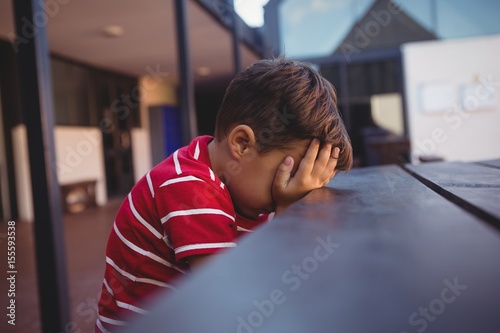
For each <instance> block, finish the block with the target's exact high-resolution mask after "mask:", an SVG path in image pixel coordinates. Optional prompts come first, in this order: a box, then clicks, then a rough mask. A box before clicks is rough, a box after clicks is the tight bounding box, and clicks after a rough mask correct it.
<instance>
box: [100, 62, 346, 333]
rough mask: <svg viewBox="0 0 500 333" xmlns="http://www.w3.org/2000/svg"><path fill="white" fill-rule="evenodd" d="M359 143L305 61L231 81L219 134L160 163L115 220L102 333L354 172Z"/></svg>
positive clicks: (262, 65)
mask: <svg viewBox="0 0 500 333" xmlns="http://www.w3.org/2000/svg"><path fill="white" fill-rule="evenodd" d="M351 164H352V149H351V143H350V140H349V137H348V135H347V133H346V130H345V128H344V125H343V123H342V120H341V118H340V115H339V113H338V110H337V106H336V95H335V92H334V89H333V87H332V85H331V84H330V83H329V82H328V81H326V80H325V79H324V78H322V77H321V76H320V75H319V74H318V73H317V72H316V71H315V70H314V69H312V68H311V67H309V66H308V65H305V64H303V63H300V62H296V61H290V60H285V59H283V58H279V59H275V60H261V61H258V62H257V63H255V64H253V65H252V66H250V67H248V68H247V69H245V70H244V71H242V72H241V73H239V74H238V75H236V77H235V78H234V79H233V80H232V82H231V84H230V85H229V87H228V89H227V91H226V94H225V96H224V100H223V102H222V105H221V107H220V110H219V114H218V115H217V120H216V126H215V137H214V138H212V137H210V136H202V137H198V138H195V139H194V140H193V141H192V142H191V143H190V144H189V145H188V146H186V147H183V148H181V149H179V150H177V151H176V152H175V153H174V154H172V156H170V157H168V158H167V159H166V160H164V161H163V162H161V163H160V164H158V165H157V166H156V167H154V168H153V169H152V170H151V171H150V172H148V173H147V174H146V175H145V176H144V177H143V178H142V179H141V180H140V181H139V182H138V183H137V184H136V185H135V187H134V188H133V189H132V191H131V192H130V193H129V195H128V197H127V198H126V199H125V200H124V202H123V204H122V206H121V207H120V209H119V211H118V214H117V216H116V220H115V224H114V226H113V230H112V231H111V235H110V237H109V241H108V246H107V250H106V271H105V276H104V281H103V287H102V294H101V299H100V301H99V309H98V310H99V313H98V319H97V323H96V330H97V331H103V332H106V331H108V330H114V329H116V328H117V327H118V328H119V327H120V326H123V325H126V324H127V323H126V322H125V321H124V319H126V318H127V317H128V316H130V315H133V314H137V313H139V314H146V313H147V312H146V311H145V310H144V309H142V308H141V307H140V306H141V304H142V303H144V299H146V298H147V297H148V296H151V295H152V294H153V293H154V292H156V291H158V290H166V289H175V288H174V284H175V281H176V280H177V279H178V278H179V277H182V276H183V275H184V274H186V272H188V271H189V270H190V269H191V268H193V267H197V266H198V265H199V264H200V263H201V262H203V261H204V260H206V258H208V257H210V256H213V254H215V253H218V252H220V251H222V250H224V249H227V248H231V247H234V246H236V243H235V239H236V238H237V237H238V236H239V235H242V234H245V233H248V232H250V231H251V230H252V229H254V228H255V227H257V226H258V225H259V224H260V223H262V222H263V221H265V220H266V219H267V217H268V215H269V214H271V213H272V212H275V213H277V214H279V213H280V212H281V211H282V210H283V209H284V208H286V207H287V206H289V205H290V204H292V203H293V202H295V201H297V200H298V199H300V198H302V197H303V196H304V195H306V194H307V193H308V192H310V191H311V190H313V189H315V188H320V187H322V186H324V185H326V184H327V183H328V182H329V181H330V180H331V179H332V178H333V176H334V175H335V173H336V172H337V170H348V169H349V168H350V167H351Z"/></svg>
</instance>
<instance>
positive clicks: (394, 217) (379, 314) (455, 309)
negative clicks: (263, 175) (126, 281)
mask: <svg viewBox="0 0 500 333" xmlns="http://www.w3.org/2000/svg"><path fill="white" fill-rule="evenodd" d="M496 165H500V160H499V161H489V162H488V163H482V164H479V163H478V164H476V163H429V164H423V165H419V166H411V165H406V166H404V167H403V168H402V167H398V166H394V165H391V166H383V167H373V168H365V169H355V170H352V171H351V172H349V173H348V174H340V175H338V176H337V177H335V178H334V180H333V181H332V182H331V183H330V184H329V186H328V187H326V188H323V189H320V190H316V191H313V192H311V193H310V194H309V195H308V196H307V197H306V198H304V199H303V200H301V201H300V202H298V203H296V204H295V205H293V206H292V207H290V208H289V209H288V210H287V211H285V212H284V213H283V214H282V215H280V216H278V217H276V218H275V220H273V221H271V222H270V223H268V224H266V225H264V226H263V227H261V228H260V229H259V230H257V231H256V232H255V233H253V234H252V235H250V236H248V237H246V238H245V239H243V240H242V241H241V242H240V243H239V245H238V247H237V248H235V249H233V250H230V251H228V252H227V253H226V254H224V255H221V256H220V257H219V258H217V259H215V260H214V261H213V262H212V263H210V264H209V265H207V266H206V267H205V268H203V269H202V270H201V271H200V272H197V273H196V274H195V275H193V276H192V277H190V278H188V279H187V280H185V281H184V282H183V283H181V285H180V288H179V290H178V291H176V292H174V293H171V294H169V295H168V296H164V297H160V298H159V299H158V300H157V301H156V302H155V303H153V304H150V306H149V309H151V313H150V315H148V316H147V317H146V318H142V319H140V320H139V321H138V322H136V323H135V324H134V325H132V326H131V327H129V329H128V330H126V332H156V331H160V330H161V331H168V332H193V333H195V332H196V333H198V332H214V333H215V332H216V333H224V332H227V333H229V332H239V333H242V332H244V333H253V332H259V333H265V332H270V333H271V332H272V333H276V332H287V333H299V332H300V333H304V332H311V333H323V332H324V333H331V332H395V333H399V332H423V331H425V332H482V333H484V332H492V333H493V332H495V333H496V332H500V233H499V230H500V168H498V167H497V166H496Z"/></svg>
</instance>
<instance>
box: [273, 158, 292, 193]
mask: <svg viewBox="0 0 500 333" xmlns="http://www.w3.org/2000/svg"><path fill="white" fill-rule="evenodd" d="M292 169H293V158H292V157H291V156H287V157H286V158H285V159H284V160H283V162H281V164H280V166H279V167H278V170H277V171H276V175H275V176H274V186H278V187H280V188H282V187H285V186H286V185H287V184H288V181H289V180H290V177H291V175H292Z"/></svg>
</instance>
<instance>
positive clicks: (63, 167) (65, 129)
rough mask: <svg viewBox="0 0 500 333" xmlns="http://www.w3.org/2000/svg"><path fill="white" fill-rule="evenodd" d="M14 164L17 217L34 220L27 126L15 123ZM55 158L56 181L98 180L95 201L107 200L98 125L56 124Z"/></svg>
mask: <svg viewBox="0 0 500 333" xmlns="http://www.w3.org/2000/svg"><path fill="white" fill-rule="evenodd" d="M12 140H13V144H14V147H16V149H15V150H14V165H15V168H16V187H17V189H18V191H17V199H18V209H19V217H20V218H21V219H22V220H25V221H33V202H32V192H31V177H30V169H29V154H28V141H27V135H26V127H25V126H24V125H18V126H16V127H14V129H13V130H12ZM54 140H55V152H56V162H55V164H54V167H55V168H57V176H58V180H59V184H67V183H71V182H76V181H83V180H91V179H95V180H97V184H96V202H97V204H98V205H103V204H105V203H106V202H107V195H106V178H105V170H104V156H103V148H102V135H101V131H100V130H99V129H98V128H94V127H76V126H56V127H55V130H54Z"/></svg>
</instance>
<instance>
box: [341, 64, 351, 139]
mask: <svg viewBox="0 0 500 333" xmlns="http://www.w3.org/2000/svg"><path fill="white" fill-rule="evenodd" d="M339 67H340V68H339V69H340V87H341V90H340V93H341V96H342V116H343V117H342V118H343V120H344V125H345V127H346V129H347V130H348V131H349V130H351V110H350V108H349V77H348V74H347V63H345V62H342V63H340V64H339Z"/></svg>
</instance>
